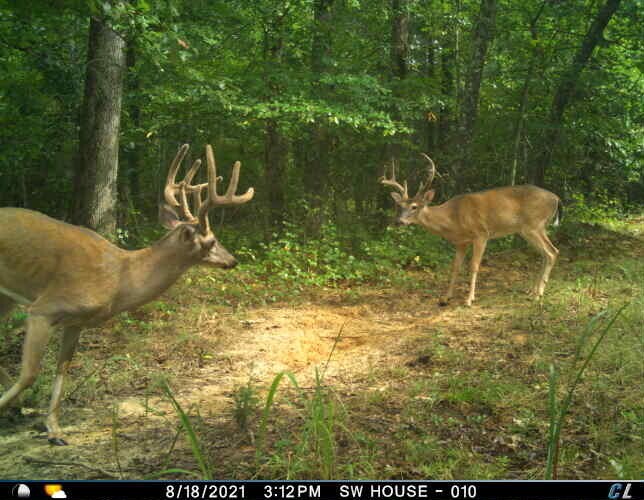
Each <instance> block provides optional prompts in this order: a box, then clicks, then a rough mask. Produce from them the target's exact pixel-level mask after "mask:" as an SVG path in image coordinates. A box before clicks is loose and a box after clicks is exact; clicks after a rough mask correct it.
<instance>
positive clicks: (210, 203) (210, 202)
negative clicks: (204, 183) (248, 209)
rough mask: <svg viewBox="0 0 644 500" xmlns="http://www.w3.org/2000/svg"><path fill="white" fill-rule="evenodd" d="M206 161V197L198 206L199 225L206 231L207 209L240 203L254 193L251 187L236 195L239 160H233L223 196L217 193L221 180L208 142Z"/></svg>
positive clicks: (246, 200) (207, 225)
mask: <svg viewBox="0 0 644 500" xmlns="http://www.w3.org/2000/svg"><path fill="white" fill-rule="evenodd" d="M206 163H207V166H208V197H207V199H206V201H205V202H204V203H203V204H202V205H201V206H200V207H199V215H198V218H199V225H200V226H201V228H202V231H204V232H207V231H208V229H207V228H208V227H209V222H208V211H209V210H210V209H211V208H213V207H216V206H222V205H241V204H243V203H246V202H248V201H250V200H252V199H253V196H254V195H255V190H254V189H253V188H252V187H251V188H248V190H247V191H246V192H245V193H244V194H242V195H236V194H235V191H237V185H238V184H239V170H240V168H241V163H240V162H239V161H236V162H235V165H234V166H233V172H232V176H231V179H230V183H229V184H228V188H227V189H226V193H225V194H224V195H223V196H220V195H218V194H217V181H219V180H222V178H221V177H218V176H217V164H216V163H215V155H214V153H213V150H212V146H211V145H210V144H208V145H207V146H206Z"/></svg>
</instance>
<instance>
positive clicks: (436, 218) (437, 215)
mask: <svg viewBox="0 0 644 500" xmlns="http://www.w3.org/2000/svg"><path fill="white" fill-rule="evenodd" d="M449 212H450V211H449V208H448V207H447V204H446V203H443V204H442V205H435V206H426V207H425V208H423V210H422V211H421V213H420V217H419V219H420V221H419V222H420V225H421V226H423V227H424V228H425V229H427V230H428V231H429V232H430V233H433V234H436V235H438V236H441V237H443V238H445V239H447V240H451V238H450V233H451V229H452V226H453V224H452V223H451V220H450V219H451V218H450V213H449Z"/></svg>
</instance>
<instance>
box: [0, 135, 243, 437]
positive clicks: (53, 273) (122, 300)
mask: <svg viewBox="0 0 644 500" xmlns="http://www.w3.org/2000/svg"><path fill="white" fill-rule="evenodd" d="M188 148H189V146H188V145H187V144H184V145H183V146H181V147H180V148H179V150H178V152H177V154H176V156H175V157H174V159H173V160H172V163H171V164H170V168H169V170H168V174H167V179H166V182H165V187H164V189H163V197H164V202H163V203H161V204H160V207H159V220H160V223H161V224H162V225H163V226H164V227H165V228H166V229H168V230H169V231H168V232H167V233H166V234H165V236H163V237H162V238H161V239H160V240H158V241H157V242H156V243H154V244H153V245H151V246H149V247H147V248H143V249H140V250H124V249H122V248H119V247H117V246H116V245H114V244H112V243H110V242H109V241H108V240H107V239H105V238H103V237H102V236H100V235H98V234H97V233H95V232H94V231H91V230H90V229H86V228H84V227H80V226H74V225H71V224H67V223H65V222H62V221H59V220H56V219H52V218H50V217H48V216H46V215H44V214H42V213H39V212H36V211H31V210H27V209H24V208H10V207H5V208H0V317H1V316H3V315H6V314H7V313H8V312H9V311H10V310H11V309H12V308H13V307H14V306H15V305H16V304H21V305H24V306H25V307H26V311H27V318H26V320H25V321H26V324H25V327H26V328H25V330H26V333H25V339H24V344H23V350H22V360H21V365H20V374H19V376H18V379H17V381H16V382H15V383H14V384H13V385H12V384H11V378H10V377H9V375H8V373H7V372H6V371H5V370H4V369H3V368H1V367H0V385H3V386H4V387H5V388H6V392H4V394H2V397H0V412H1V411H2V410H4V409H5V408H7V407H9V406H10V405H11V404H12V403H13V402H15V401H16V398H18V396H19V395H20V394H21V393H22V392H23V391H24V390H25V389H26V388H28V387H29V386H31V385H32V384H33V383H34V381H35V380H36V378H37V376H38V372H39V370H40V365H41V361H42V358H43V355H44V352H45V350H46V346H47V344H48V341H49V338H50V335H51V332H52V330H54V329H55V328H57V327H60V328H61V329H62V339H61V345H60V351H59V353H58V360H57V369H56V375H55V379H54V382H53V388H52V395H51V400H50V404H49V410H48V413H47V417H46V419H45V425H46V428H47V437H48V440H49V442H50V443H51V444H52V445H58V446H64V445H67V444H68V443H67V441H65V439H64V438H63V434H62V432H61V428H60V424H59V413H60V403H61V397H62V394H63V383H64V380H65V376H66V373H67V370H68V368H69V364H70V362H71V359H72V356H73V355H74V351H75V350H76V347H77V345H78V340H79V336H80V333H81V330H82V329H83V328H85V327H93V326H96V325H98V324H100V323H102V322H104V321H105V320H107V319H109V318H111V317H113V316H115V315H117V314H119V313H121V312H123V311H129V310H132V309H135V308H137V307H139V306H141V305H143V304H145V303H147V302H150V301H151V300H153V299H155V298H156V297H158V296H159V295H160V294H161V293H163V292H164V291H165V290H166V289H168V288H169V287H170V286H171V285H172V284H174V283H175V282H176V281H177V280H178V279H179V277H180V276H181V275H182V274H183V273H184V272H186V271H187V270H188V269H189V268H191V267H192V266H194V265H196V264H205V265H207V266H211V267H215V268H223V269H232V268H233V267H235V265H236V264H237V261H236V259H235V257H233V255H231V254H230V253H229V252H228V250H226V248H225V247H224V246H223V245H222V244H221V243H219V241H218V240H217V237H216V236H215V234H214V233H213V231H212V229H211V226H210V222H209V219H208V213H209V212H210V211H211V210H212V209H213V208H215V207H220V206H231V205H242V204H244V203H247V202H249V201H250V200H251V199H252V198H253V196H254V192H255V191H254V189H253V188H252V187H251V188H249V189H248V190H247V191H246V192H245V193H244V194H236V192H237V185H238V182H239V171H240V167H241V163H240V162H239V161H237V162H235V164H234V166H233V168H232V174H231V179H230V182H229V184H228V187H227V189H226V191H225V193H224V194H223V195H220V194H218V192H217V184H218V181H220V180H222V178H221V177H218V176H217V167H216V164H215V157H214V153H213V149H212V147H211V146H210V145H207V146H206V160H207V182H205V183H202V184H195V185H193V184H192V180H193V178H194V176H195V174H196V173H197V171H198V170H199V168H200V166H201V160H200V159H197V160H196V161H195V162H194V163H193V164H192V166H191V168H190V169H189V170H188V171H187V173H186V175H185V176H184V179H183V180H182V181H180V182H177V179H176V177H177V172H178V171H179V168H180V167H181V164H182V161H183V159H184V157H185V155H186V153H187V151H188ZM204 192H205V193H206V194H205V199H204V195H203V193H204ZM189 200H190V201H191V203H189V202H188V201H189ZM190 205H192V208H191V206H190Z"/></svg>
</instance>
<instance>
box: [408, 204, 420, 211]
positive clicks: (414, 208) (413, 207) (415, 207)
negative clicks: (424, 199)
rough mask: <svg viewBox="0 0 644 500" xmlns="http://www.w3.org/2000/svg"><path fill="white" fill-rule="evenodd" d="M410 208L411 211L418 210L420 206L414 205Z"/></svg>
mask: <svg viewBox="0 0 644 500" xmlns="http://www.w3.org/2000/svg"><path fill="white" fill-rule="evenodd" d="M409 208H410V210H416V209H417V208H418V205H412V206H411V207H409Z"/></svg>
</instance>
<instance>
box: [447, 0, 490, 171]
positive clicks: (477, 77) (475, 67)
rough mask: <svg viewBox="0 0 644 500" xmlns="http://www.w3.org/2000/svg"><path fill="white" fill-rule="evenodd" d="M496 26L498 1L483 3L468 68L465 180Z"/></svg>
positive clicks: (462, 134)
mask: <svg viewBox="0 0 644 500" xmlns="http://www.w3.org/2000/svg"><path fill="white" fill-rule="evenodd" d="M495 27H496V0H481V7H480V11H479V15H478V18H477V20H476V25H475V27H474V33H473V36H472V53H471V55H470V60H469V65H468V69H467V76H466V85H465V88H464V90H463V102H462V108H461V112H460V120H459V134H458V136H459V146H460V148H461V151H462V155H461V157H460V158H459V162H458V163H457V165H458V168H457V169H456V170H457V173H458V175H459V177H461V178H462V177H463V172H462V169H463V166H464V165H471V164H472V161H471V155H472V139H473V136H474V133H475V125H476V120H477V118H478V106H479V94H480V90H481V80H482V78H483V68H484V67H485V60H486V57H487V52H488V49H489V47H490V44H491V42H492V40H493V38H494V30H495Z"/></svg>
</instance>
